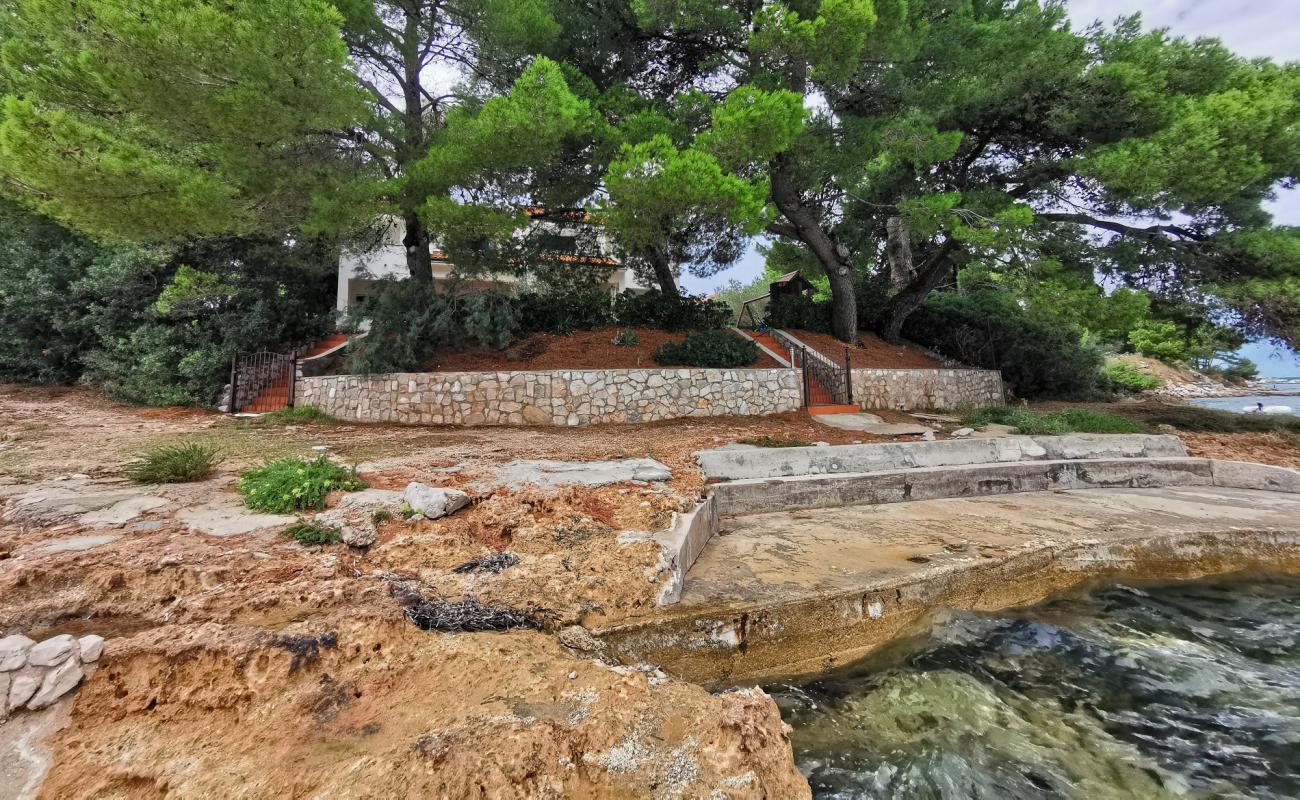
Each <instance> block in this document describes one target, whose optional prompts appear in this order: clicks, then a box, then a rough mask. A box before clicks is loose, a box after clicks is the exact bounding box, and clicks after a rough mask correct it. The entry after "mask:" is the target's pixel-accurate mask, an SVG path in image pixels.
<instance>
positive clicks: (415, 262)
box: [402, 211, 433, 283]
mask: <svg viewBox="0 0 1300 800" xmlns="http://www.w3.org/2000/svg"><path fill="white" fill-rule="evenodd" d="M402 222H403V223H404V224H405V226H406V230H405V232H404V233H403V234H402V247H403V248H405V249H406V269H407V271H409V272H410V273H411V280H413V281H417V282H419V283H432V282H433V258H432V257H431V256H430V253H429V230H428V229H427V228H425V227H424V223H423V222H422V221H421V220H420V215H419V214H417V213H415V212H414V211H408V212H406V213H405V214H403V215H402Z"/></svg>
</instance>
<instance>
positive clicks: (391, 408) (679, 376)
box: [295, 369, 803, 425]
mask: <svg viewBox="0 0 1300 800" xmlns="http://www.w3.org/2000/svg"><path fill="white" fill-rule="evenodd" d="M800 380H801V377H800V373H799V371H798V370H793V369H619V370H566V371H556V372H419V373H395V374H389V375H335V376H320V377H304V378H300V379H299V380H298V385H297V395H296V400H295V402H296V404H297V405H303V406H315V407H316V408H319V409H320V410H321V411H324V412H325V413H327V414H330V415H332V416H335V417H338V418H339V419H345V420H352V421H356V422H405V423H418V424H424V425H589V424H592V423H600V422H651V421H654V420H660V419H673V418H676V417H710V416H725V415H741V416H749V415H762V414H777V413H780V412H783V411H793V410H796V409H798V408H800V407H801V406H802V405H803V397H802V386H801V384H800Z"/></svg>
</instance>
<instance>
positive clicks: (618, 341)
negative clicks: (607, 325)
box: [610, 331, 641, 347]
mask: <svg viewBox="0 0 1300 800" xmlns="http://www.w3.org/2000/svg"><path fill="white" fill-rule="evenodd" d="M610 343H611V344H615V345H618V346H619V347H636V346H637V345H639V344H641V337H640V336H637V335H636V331H619V332H618V333H617V334H615V335H614V338H613V339H610Z"/></svg>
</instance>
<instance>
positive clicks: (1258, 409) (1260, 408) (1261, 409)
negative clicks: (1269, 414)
mask: <svg viewBox="0 0 1300 800" xmlns="http://www.w3.org/2000/svg"><path fill="white" fill-rule="evenodd" d="M1255 413H1256V414H1262V413H1264V404H1263V403H1256V404H1255Z"/></svg>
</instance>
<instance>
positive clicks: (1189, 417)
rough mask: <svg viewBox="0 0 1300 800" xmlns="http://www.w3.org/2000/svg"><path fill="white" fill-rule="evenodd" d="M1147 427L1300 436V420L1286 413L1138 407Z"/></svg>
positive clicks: (1188, 407)
mask: <svg viewBox="0 0 1300 800" xmlns="http://www.w3.org/2000/svg"><path fill="white" fill-rule="evenodd" d="M1130 413H1134V414H1141V415H1143V417H1144V421H1145V422H1146V423H1147V424H1148V425H1152V426H1155V425H1172V426H1173V427H1175V428H1177V429H1178V430H1181V431H1205V432H1208V433H1291V434H1295V433H1300V417H1293V416H1290V415H1284V414H1234V413H1233V412H1231V411H1218V410H1216V409H1212V408H1198V407H1196V406H1161V407H1158V408H1156V409H1154V410H1150V411H1144V410H1143V409H1141V408H1135V409H1133V411H1132V412H1130Z"/></svg>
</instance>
